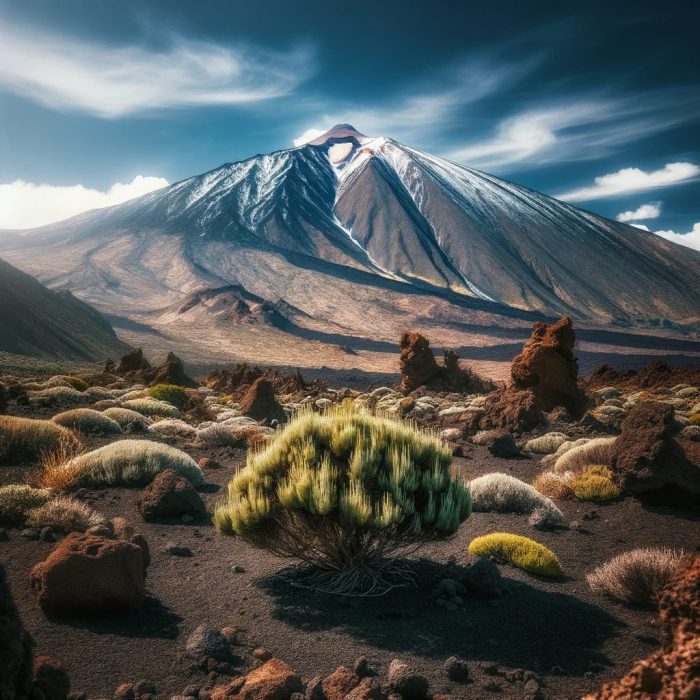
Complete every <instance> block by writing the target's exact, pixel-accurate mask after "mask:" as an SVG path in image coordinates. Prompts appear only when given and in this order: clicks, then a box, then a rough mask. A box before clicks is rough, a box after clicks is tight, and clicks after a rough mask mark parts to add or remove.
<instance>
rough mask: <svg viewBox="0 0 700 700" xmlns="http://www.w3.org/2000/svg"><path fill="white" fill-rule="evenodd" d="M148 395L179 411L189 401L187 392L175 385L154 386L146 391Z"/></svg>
mask: <svg viewBox="0 0 700 700" xmlns="http://www.w3.org/2000/svg"><path fill="white" fill-rule="evenodd" d="M148 395H149V396H150V397H151V398H153V399H156V400H157V401H166V402H167V403H171V404H172V405H173V406H177V408H179V409H180V410H182V409H183V408H184V407H185V406H186V405H187V401H188V400H189V397H188V396H187V392H186V391H185V390H184V389H183V388H182V387H181V386H177V384H156V385H155V386H152V387H151V388H150V389H149V390H148Z"/></svg>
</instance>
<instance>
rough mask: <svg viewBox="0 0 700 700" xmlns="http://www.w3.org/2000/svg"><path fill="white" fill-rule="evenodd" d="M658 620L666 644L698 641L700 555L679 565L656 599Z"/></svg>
mask: <svg viewBox="0 0 700 700" xmlns="http://www.w3.org/2000/svg"><path fill="white" fill-rule="evenodd" d="M659 620H660V622H661V628H662V630H663V632H664V636H665V639H666V641H667V642H668V643H671V642H672V641H673V640H674V639H676V638H680V637H684V636H691V637H692V636H695V637H700V555H698V554H695V555H693V554H690V555H688V556H686V557H683V559H681V561H680V562H679V564H678V568H677V569H676V571H675V573H674V574H673V576H672V577H671V579H670V580H669V582H668V583H667V584H666V586H665V587H664V590H663V592H662V593H661V596H660V598H659Z"/></svg>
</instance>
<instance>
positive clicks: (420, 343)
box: [399, 333, 438, 392]
mask: <svg viewBox="0 0 700 700" xmlns="http://www.w3.org/2000/svg"><path fill="white" fill-rule="evenodd" d="M399 347H400V348H401V353H400V355H399V369H400V370H401V391H405V392H409V391H413V390H414V389H417V388H418V387H420V386H423V385H425V384H428V383H429V382H430V381H431V380H432V379H434V378H435V377H436V376H437V374H438V364H437V362H436V361H435V356H434V355H433V351H432V350H431V349H430V342H429V341H428V339H427V338H426V337H425V336H423V335H421V334H420V333H404V334H403V335H402V336H401V341H400V343H399Z"/></svg>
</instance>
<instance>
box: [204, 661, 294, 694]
mask: <svg viewBox="0 0 700 700" xmlns="http://www.w3.org/2000/svg"><path fill="white" fill-rule="evenodd" d="M301 690H302V684H301V678H299V676H298V675H297V674H296V673H294V671H293V670H292V669H291V668H290V667H289V666H287V664H285V663H284V662H283V661H280V660H279V659H270V660H269V661H267V662H265V663H264V664H263V665H262V666H259V667H258V668H256V669H253V670H252V671H251V672H250V673H249V674H248V675H246V676H241V677H240V678H235V679H234V680H232V681H231V682H230V683H228V684H227V685H220V686H217V687H215V688H214V689H213V690H212V692H211V700H286V699H287V698H289V697H290V696H291V695H292V693H298V692H301Z"/></svg>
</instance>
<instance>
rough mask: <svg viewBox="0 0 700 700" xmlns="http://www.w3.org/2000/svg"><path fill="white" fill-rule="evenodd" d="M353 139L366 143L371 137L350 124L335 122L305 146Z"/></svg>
mask: <svg viewBox="0 0 700 700" xmlns="http://www.w3.org/2000/svg"><path fill="white" fill-rule="evenodd" d="M344 140H354V141H357V143H359V144H363V143H367V142H368V141H370V140H371V139H369V138H368V137H367V136H365V135H364V134H363V133H362V132H360V131H358V130H357V129H356V128H355V127H354V126H352V124H336V125H335V126H332V127H331V128H330V129H328V131H326V132H325V133H323V134H321V135H320V136H317V137H316V138H315V139H312V140H311V141H307V143H306V144H305V145H307V146H324V145H325V144H327V143H328V142H330V141H344Z"/></svg>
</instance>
